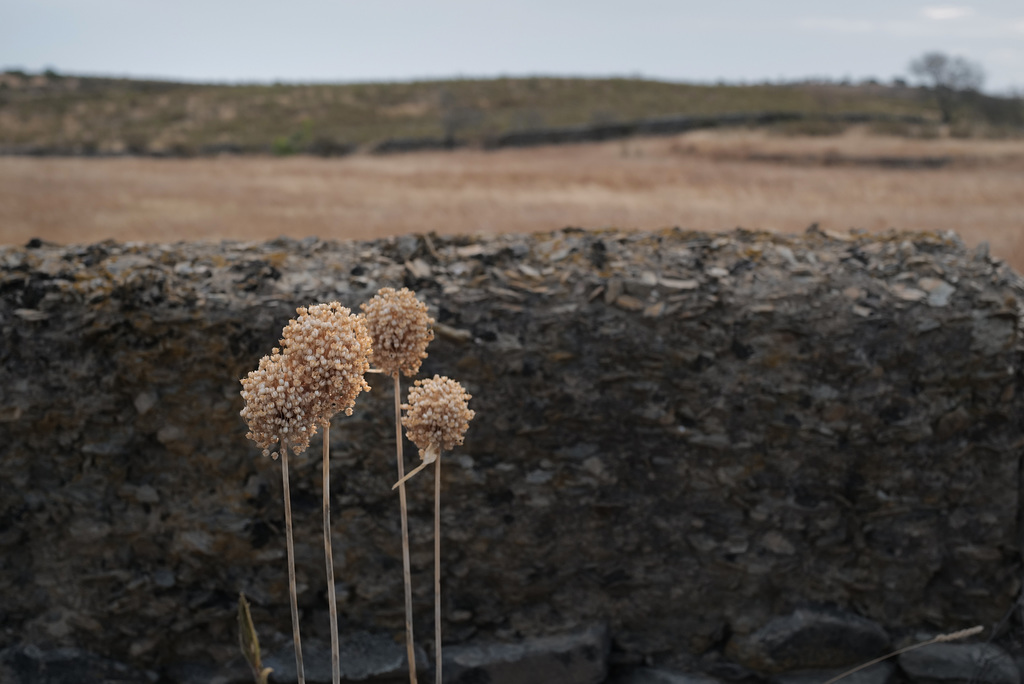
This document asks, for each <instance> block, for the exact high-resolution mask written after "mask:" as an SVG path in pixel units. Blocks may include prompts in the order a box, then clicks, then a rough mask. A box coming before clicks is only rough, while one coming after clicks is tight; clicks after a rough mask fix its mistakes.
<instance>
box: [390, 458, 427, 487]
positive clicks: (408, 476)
mask: <svg viewBox="0 0 1024 684" xmlns="http://www.w3.org/2000/svg"><path fill="white" fill-rule="evenodd" d="M428 465H430V461H424V462H423V463H420V464H419V465H418V466H416V467H415V468H413V469H412V470H410V471H409V472H408V473H406V474H405V475H404V476H402V479H400V480H399V481H398V482H396V483H395V484H393V485H391V490H392V491H394V490H395V489H397V488H399V487H401V488H402V491H405V483H406V482H408V481H409V480H410V479H411V478H412V476H413V475H415V474H416V473H418V472H420V471H421V470H423V469H424V468H426V467H427V466H428Z"/></svg>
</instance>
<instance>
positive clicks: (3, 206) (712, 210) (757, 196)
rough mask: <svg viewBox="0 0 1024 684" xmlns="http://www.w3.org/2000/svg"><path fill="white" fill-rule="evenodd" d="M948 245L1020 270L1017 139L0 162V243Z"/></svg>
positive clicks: (1022, 237) (734, 137)
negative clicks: (546, 237) (853, 237)
mask: <svg viewBox="0 0 1024 684" xmlns="http://www.w3.org/2000/svg"><path fill="white" fill-rule="evenodd" d="M811 223H817V224H819V226H820V227H821V228H823V229H826V230H833V231H840V232H842V231H846V230H848V229H851V228H853V229H862V230H868V231H876V230H885V229H888V228H898V229H905V230H930V231H946V230H954V231H956V232H958V233H959V234H960V235H961V236H962V237H963V239H964V240H965V242H967V243H968V244H969V245H975V244H977V243H978V242H980V241H988V242H989V243H990V245H991V248H992V253H993V255H995V256H998V257H1001V258H1003V259H1006V260H1007V261H1008V262H1010V263H1011V264H1012V265H1013V266H1014V267H1015V268H1016V269H1017V270H1018V271H1024V140H1017V139H997V140H992V139H985V138H968V139H956V138H950V137H948V136H947V137H941V138H934V139H921V138H911V137H896V136H881V135H877V134H875V133H873V132H872V131H871V127H870V126H869V125H861V126H855V127H851V128H848V129H846V130H845V131H842V132H839V133H835V134H832V135H828V136H823V135H817V136H809V135H804V134H792V133H790V132H788V131H785V132H780V131H778V130H772V129H769V130H751V129H722V130H708V131H694V132H691V133H687V134H681V135H676V136H669V137H648V138H627V139H623V140H617V141H610V142H598V143H586V144H579V145H560V146H542V147H530V148H518V149H501V150H481V149H457V150H453V151H426V152H415V153H408V154H390V155H372V154H352V155H348V156H344V157H337V158H318V157H314V156H309V155H294V156H287V157H274V156H270V155H252V156H242V155H222V156H218V157H204V158H174V159H159V158H148V157H138V156H124V157H110V158H82V157H77V158H76V157H51V158H34V157H13V156H8V157H0V243H5V244H11V243H25V242H26V241H28V240H29V239H31V238H42V239H45V240H49V241H54V242H60V243H83V242H92V241H98V240H103V239H108V238H113V239H117V240H141V241H176V240H220V239H225V238H231V239H241V240H249V239H263V238H273V237H276V236H278V235H289V236H293V237H300V238H301V237H305V236H309V235H317V236H320V237H321V238H333V239H346V238H375V237H382V236H389V235H400V234H405V233H412V232H430V231H435V232H438V233H488V234H493V233H505V232H533V231H543V230H553V229H557V228H561V227H565V226H580V227H587V228H604V227H621V228H642V229H652V228H659V227H668V226H679V227H682V228H686V229H696V230H708V231H722V230H731V229H732V228H734V227H737V226H742V227H744V228H749V229H764V230H771V231H778V232H786V233H792V232H800V231H803V230H804V229H806V228H807V226H808V225H810V224H811Z"/></svg>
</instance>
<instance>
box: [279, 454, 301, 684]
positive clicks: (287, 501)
mask: <svg viewBox="0 0 1024 684" xmlns="http://www.w3.org/2000/svg"><path fill="white" fill-rule="evenodd" d="M281 483H282V485H283V486H284V533H285V540H286V541H287V543H288V593H289V596H290V598H291V601H292V638H293V640H294V641H295V671H296V673H297V674H298V677H299V684H306V674H305V671H304V670H303V667H302V639H301V637H300V636H299V597H298V594H297V593H296V591H295V542H294V541H293V540H292V495H291V489H290V487H289V486H288V444H287V443H286V442H285V440H284V439H282V440H281Z"/></svg>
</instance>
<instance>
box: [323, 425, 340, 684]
mask: <svg viewBox="0 0 1024 684" xmlns="http://www.w3.org/2000/svg"><path fill="white" fill-rule="evenodd" d="M323 453H324V459H323V460H324V467H323V471H324V473H323V478H324V485H323V490H324V561H325V562H326V564H327V603H328V605H329V606H330V611H331V681H332V682H334V684H340V682H341V655H340V650H339V648H338V599H337V597H336V596H335V593H334V553H333V552H332V551H331V467H330V463H331V424H330V423H329V422H325V423H324V452H323Z"/></svg>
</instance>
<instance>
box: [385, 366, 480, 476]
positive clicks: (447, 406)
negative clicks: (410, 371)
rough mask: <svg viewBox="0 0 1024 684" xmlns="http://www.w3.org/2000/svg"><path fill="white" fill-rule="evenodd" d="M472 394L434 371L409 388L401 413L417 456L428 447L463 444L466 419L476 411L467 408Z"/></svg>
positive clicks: (451, 446)
mask: <svg viewBox="0 0 1024 684" xmlns="http://www.w3.org/2000/svg"><path fill="white" fill-rule="evenodd" d="M470 399H472V396H471V395H469V394H467V393H466V391H465V390H464V389H463V388H462V385H460V384H459V383H457V382H456V381H454V380H452V379H450V378H447V377H444V376H440V375H435V376H434V377H433V378H431V379H428V380H417V381H416V384H415V385H414V386H413V387H410V388H409V403H408V404H403V405H402V408H403V409H405V411H406V414H405V415H404V416H403V417H402V425H404V426H405V434H406V435H407V436H408V437H409V439H410V440H411V441H412V443H413V444H415V445H416V446H417V447H419V450H420V458H426V453H427V450H428V449H430V448H431V446H433V447H434V448H435V449H437V448H439V449H443V450H445V451H449V450H451V449H452V448H453V447H455V445H457V444H462V440H463V437H464V436H465V434H466V430H467V429H468V428H469V421H471V420H473V416H474V415H476V413H475V412H474V411H473V410H472V409H470V408H469V406H468V404H469V400H470Z"/></svg>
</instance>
